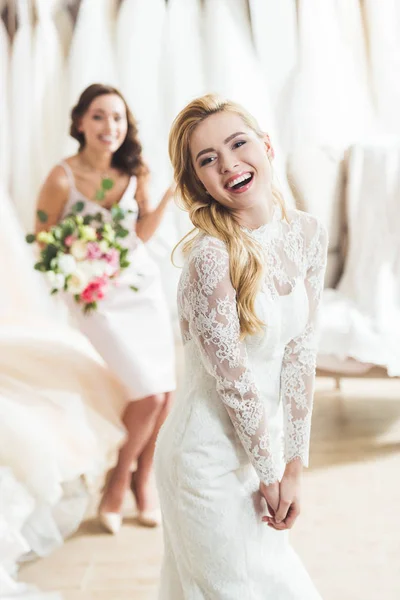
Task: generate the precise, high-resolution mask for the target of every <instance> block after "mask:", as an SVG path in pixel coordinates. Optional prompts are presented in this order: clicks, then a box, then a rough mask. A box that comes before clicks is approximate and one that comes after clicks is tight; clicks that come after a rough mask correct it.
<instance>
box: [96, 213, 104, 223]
mask: <svg viewBox="0 0 400 600" xmlns="http://www.w3.org/2000/svg"><path fill="white" fill-rule="evenodd" d="M95 219H96V221H99V222H100V223H102V222H103V213H101V212H98V213H96V214H95Z"/></svg>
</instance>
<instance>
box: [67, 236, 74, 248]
mask: <svg viewBox="0 0 400 600" xmlns="http://www.w3.org/2000/svg"><path fill="white" fill-rule="evenodd" d="M75 240H76V237H75V236H74V235H67V237H66V238H65V240H64V244H65V245H66V246H67V248H69V247H70V246H72V244H73V243H74V242H75Z"/></svg>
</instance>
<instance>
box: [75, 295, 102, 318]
mask: <svg viewBox="0 0 400 600" xmlns="http://www.w3.org/2000/svg"><path fill="white" fill-rule="evenodd" d="M78 297H79V296H78ZM96 308H97V302H89V303H88V304H85V305H84V307H83V312H84V314H85V315H88V314H90V313H91V312H93V311H94V310H96Z"/></svg>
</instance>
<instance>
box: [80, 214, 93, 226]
mask: <svg viewBox="0 0 400 600" xmlns="http://www.w3.org/2000/svg"><path fill="white" fill-rule="evenodd" d="M94 220H95V216H94V215H85V216H84V217H83V224H84V225H90V223H91V222H92V221H94Z"/></svg>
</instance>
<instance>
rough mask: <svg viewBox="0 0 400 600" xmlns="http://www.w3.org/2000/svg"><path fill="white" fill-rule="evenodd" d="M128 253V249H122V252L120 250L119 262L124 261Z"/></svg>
mask: <svg viewBox="0 0 400 600" xmlns="http://www.w3.org/2000/svg"><path fill="white" fill-rule="evenodd" d="M128 252H129V250H128V248H122V250H120V253H119V259H120V261H121V260H125V259H126V257H127V255H128Z"/></svg>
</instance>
